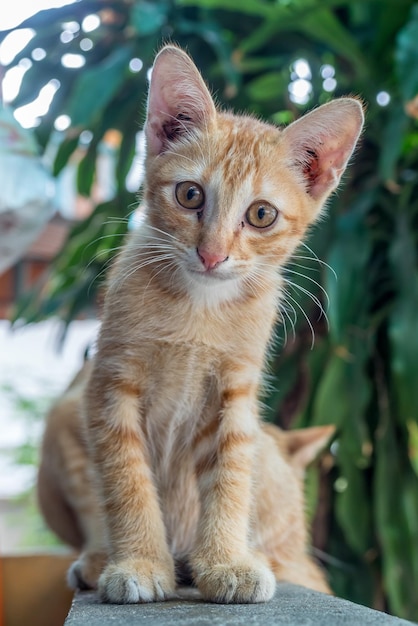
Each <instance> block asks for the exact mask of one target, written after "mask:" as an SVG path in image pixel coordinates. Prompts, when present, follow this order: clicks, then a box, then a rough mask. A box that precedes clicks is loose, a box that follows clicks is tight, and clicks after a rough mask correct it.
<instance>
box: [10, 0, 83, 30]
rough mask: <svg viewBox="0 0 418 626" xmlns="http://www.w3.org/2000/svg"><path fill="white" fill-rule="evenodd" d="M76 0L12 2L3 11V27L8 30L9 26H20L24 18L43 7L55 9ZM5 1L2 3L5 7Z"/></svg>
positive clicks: (26, 0) (20, 0)
mask: <svg viewBox="0 0 418 626" xmlns="http://www.w3.org/2000/svg"><path fill="white" fill-rule="evenodd" d="M72 2H74V0H18V1H16V2H10V3H9V5H8V7H7V10H3V11H2V12H1V28H2V30H8V29H9V28H19V25H20V24H21V23H22V22H23V20H25V19H27V18H28V17H31V15H33V14H34V13H38V11H42V10H43V9H54V8H58V7H62V6H64V5H66V4H71V3H72ZM4 6H5V3H4V2H2V3H1V7H2V8H3V7H4Z"/></svg>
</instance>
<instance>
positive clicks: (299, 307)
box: [286, 293, 315, 350]
mask: <svg viewBox="0 0 418 626" xmlns="http://www.w3.org/2000/svg"><path fill="white" fill-rule="evenodd" d="M286 297H287V298H290V300H291V301H292V302H293V303H294V304H295V305H296V306H297V307H298V309H299V310H300V311H301V313H302V315H303V317H304V318H305V319H306V321H307V322H308V326H309V328H310V329H311V335H312V342H311V350H313V347H314V345H315V331H314V327H313V326H312V323H311V320H310V319H309V317H308V315H307V314H306V313H305V311H304V309H303V307H302V306H301V305H300V304H299V302H298V301H297V300H295V298H293V297H292V296H291V295H290V293H287V294H286Z"/></svg>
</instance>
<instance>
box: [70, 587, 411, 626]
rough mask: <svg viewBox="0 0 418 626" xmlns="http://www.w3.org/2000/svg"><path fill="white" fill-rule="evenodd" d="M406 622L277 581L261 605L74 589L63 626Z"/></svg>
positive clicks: (190, 595) (187, 593)
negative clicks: (104, 600) (103, 596)
mask: <svg viewBox="0 0 418 626" xmlns="http://www.w3.org/2000/svg"><path fill="white" fill-rule="evenodd" d="M116 624H118V625H119V624H120V625H121V626H139V625H140V624H147V626H148V625H149V626H154V625H155V626H157V625H158V626H175V625H177V624H181V626H213V625H214V626H224V625H228V624H237V625H239V624H242V625H243V626H252V625H254V626H258V625H260V626H264V625H270V624H277V625H281V624H283V625H286V626H343V625H346V626H402V625H403V626H407V625H408V624H409V625H411V624H412V622H408V621H405V620H402V619H399V618H397V617H392V616H390V615H387V614H386V613H381V612H379V611H374V610H372V609H368V608H366V607H363V606H360V605H358V604H353V603H352V602H348V601H347V600H341V599H340V598H335V597H330V596H326V595H324V594H321V593H317V592H315V591H310V590H309V589H304V588H302V587H297V586H296V585H290V584H287V583H282V584H280V585H278V586H277V591H276V595H275V597H274V598H273V600H271V601H270V602H267V603H266V604H238V605H236V604H209V603H207V602H203V600H202V599H201V598H200V597H199V594H198V592H197V591H196V590H193V589H185V588H184V589H181V590H179V592H178V596H177V597H176V598H174V599H172V600H168V601H166V602H156V603H152V604H139V605H138V604H134V605H132V604H129V605H112V604H100V603H99V602H98V599H97V596H96V595H95V594H94V593H93V592H79V593H77V594H76V596H75V598H74V602H73V606H72V608H71V611H70V613H69V615H68V617H67V619H66V621H65V626H115V625H116Z"/></svg>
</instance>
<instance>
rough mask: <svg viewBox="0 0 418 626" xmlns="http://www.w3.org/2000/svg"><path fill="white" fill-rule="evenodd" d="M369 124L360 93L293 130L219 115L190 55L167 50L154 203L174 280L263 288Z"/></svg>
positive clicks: (158, 68)
mask: <svg viewBox="0 0 418 626" xmlns="http://www.w3.org/2000/svg"><path fill="white" fill-rule="evenodd" d="M338 102H340V105H339V106H338V105H337V106H336V104H337V103H338ZM361 125H362V113H361V106H360V104H359V103H358V102H357V101H355V100H350V99H344V100H341V101H336V102H334V103H331V104H329V105H325V106H324V107H321V108H320V109H318V110H317V111H315V112H313V113H311V114H310V115H308V116H305V118H302V120H299V121H298V122H296V123H294V124H292V125H291V126H289V127H288V128H287V129H285V130H279V129H278V128H276V127H274V126H270V125H268V124H264V123H262V122H259V121H256V120H254V119H251V118H249V117H241V116H234V115H231V114H223V113H218V112H217V111H216V109H215V106H214V104H213V101H212V98H211V96H210V94H209V92H208V90H207V88H206V86H205V85H204V83H203V81H202V79H201V77H200V75H199V73H198V72H197V70H196V68H195V66H194V65H193V63H192V62H191V60H190V59H189V58H188V57H187V55H186V54H185V53H184V52H182V51H181V50H178V49H177V48H173V47H170V46H168V47H166V48H164V49H163V50H162V52H161V53H160V55H159V56H158V57H157V60H156V63H155V66H154V70H153V75H152V81H151V88H150V96H149V105H148V118H147V125H146V135H147V176H146V181H147V184H146V189H145V201H146V205H147V211H148V224H150V225H151V227H152V228H153V229H154V230H152V233H153V234H152V235H151V236H152V237H157V236H158V237H161V238H162V239H163V240H164V242H165V246H166V248H165V254H166V256H165V261H166V262H167V269H168V268H169V269H170V274H171V276H170V280H171V282H172V284H174V283H176V284H179V283H182V285H183V287H186V289H187V290H189V291H191V292H194V291H196V290H197V291H201V290H202V289H203V290H208V291H210V292H214V291H216V294H217V297H218V298H220V299H225V298H229V297H235V296H236V295H237V294H238V292H239V290H240V289H242V287H243V285H246V286H247V288H248V290H249V291H251V292H253V293H255V292H257V287H259V286H262V285H263V281H264V279H265V278H266V277H268V276H272V275H273V273H274V275H276V274H277V268H278V267H280V266H281V265H283V263H284V262H285V261H286V260H287V259H288V257H289V256H290V254H291V253H292V252H293V250H294V249H295V247H296V246H297V245H298V243H299V242H300V240H301V239H302V237H303V235H304V232H305V230H306V228H307V227H308V225H309V224H310V223H312V222H313V221H314V220H315V219H316V218H317V216H318V215H319V213H320V211H321V209H322V206H323V204H324V201H325V200H326V197H327V196H328V195H329V194H330V193H331V191H332V190H333V189H334V188H335V187H336V185H337V183H338V181H339V178H340V176H341V174H342V172H343V170H344V167H345V164H346V162H347V160H348V158H349V156H350V154H351V152H352V150H353V147H354V144H355V141H356V139H357V137H358V134H359V132H360V129H361ZM150 233H151V231H150ZM164 233H165V235H164ZM160 250H163V248H160ZM161 257H162V254H161ZM161 276H164V271H163V272H162V274H161Z"/></svg>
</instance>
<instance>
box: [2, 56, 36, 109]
mask: <svg viewBox="0 0 418 626" xmlns="http://www.w3.org/2000/svg"><path fill="white" fill-rule="evenodd" d="M30 67H32V61H31V60H30V59H22V60H21V61H19V63H18V65H15V67H12V68H11V69H10V70H8V71H7V72H6V73H5V75H4V78H3V81H2V85H1V86H2V91H3V100H4V102H12V101H13V100H14V99H15V98H16V96H17V94H18V93H19V90H20V85H21V84H22V79H23V76H24V75H25V73H26V72H27V71H28V69H29V68H30Z"/></svg>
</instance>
